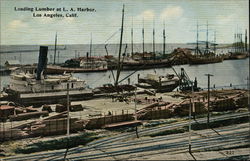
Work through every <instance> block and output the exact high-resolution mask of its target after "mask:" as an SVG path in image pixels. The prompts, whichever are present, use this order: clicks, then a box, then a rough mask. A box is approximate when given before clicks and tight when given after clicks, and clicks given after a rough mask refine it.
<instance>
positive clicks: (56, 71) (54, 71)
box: [45, 65, 108, 74]
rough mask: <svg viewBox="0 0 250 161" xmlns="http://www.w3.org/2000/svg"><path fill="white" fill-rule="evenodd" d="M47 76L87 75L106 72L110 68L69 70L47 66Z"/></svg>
mask: <svg viewBox="0 0 250 161" xmlns="http://www.w3.org/2000/svg"><path fill="white" fill-rule="evenodd" d="M45 70H46V73H47V74H63V73H64V72H67V73H87V72H105V71H107V70H108V68H68V67H60V66H50V65H49V66H47V68H46V69H45Z"/></svg>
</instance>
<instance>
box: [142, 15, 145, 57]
mask: <svg viewBox="0 0 250 161" xmlns="http://www.w3.org/2000/svg"><path fill="white" fill-rule="evenodd" d="M142 25H143V27H142V57H143V58H144V52H145V51H144V18H143V20H142Z"/></svg>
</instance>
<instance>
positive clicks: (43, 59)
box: [36, 46, 48, 80]
mask: <svg viewBox="0 0 250 161" xmlns="http://www.w3.org/2000/svg"><path fill="white" fill-rule="evenodd" d="M47 54H48V46H40V51H39V58H38V65H37V72H36V75H37V76H36V80H41V73H42V71H43V70H44V69H45V68H46V65H47Z"/></svg>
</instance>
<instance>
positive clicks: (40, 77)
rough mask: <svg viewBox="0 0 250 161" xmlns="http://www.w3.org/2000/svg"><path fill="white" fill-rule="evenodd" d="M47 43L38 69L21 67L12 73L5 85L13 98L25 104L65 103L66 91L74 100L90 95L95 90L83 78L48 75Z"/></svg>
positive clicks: (42, 51) (14, 100)
mask: <svg viewBox="0 0 250 161" xmlns="http://www.w3.org/2000/svg"><path fill="white" fill-rule="evenodd" d="M47 53H48V47H47V46H40V52H39V60H38V65H37V69H36V73H29V72H28V71H23V70H18V71H15V72H13V73H11V79H10V84H9V86H8V87H7V88H6V89H5V92H6V93H7V94H8V97H9V99H10V100H11V101H13V102H16V103H19V104H22V105H34V106H40V105H43V104H57V103H62V104H64V103H66V101H67V99H66V98H67V91H69V96H70V100H71V101H77V100H84V99H89V98H91V97H92V96H93V92H92V90H91V89H90V88H89V87H88V86H87V84H86V82H85V81H84V80H80V79H77V78H75V77H73V76H72V75H71V74H67V73H64V74H61V75H46V71H45V69H46V64H47Z"/></svg>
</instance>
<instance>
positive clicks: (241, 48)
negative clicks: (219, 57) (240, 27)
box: [226, 30, 249, 60]
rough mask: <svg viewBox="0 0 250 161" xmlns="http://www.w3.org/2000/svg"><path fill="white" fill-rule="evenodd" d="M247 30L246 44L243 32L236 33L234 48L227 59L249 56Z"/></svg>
mask: <svg viewBox="0 0 250 161" xmlns="http://www.w3.org/2000/svg"><path fill="white" fill-rule="evenodd" d="M248 56H249V55H248V51H247V30H245V44H244V43H243V41H242V33H236V34H234V43H233V48H232V50H231V51H230V52H229V53H228V56H227V57H226V59H229V60H231V59H245V58H247V57H248Z"/></svg>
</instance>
